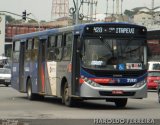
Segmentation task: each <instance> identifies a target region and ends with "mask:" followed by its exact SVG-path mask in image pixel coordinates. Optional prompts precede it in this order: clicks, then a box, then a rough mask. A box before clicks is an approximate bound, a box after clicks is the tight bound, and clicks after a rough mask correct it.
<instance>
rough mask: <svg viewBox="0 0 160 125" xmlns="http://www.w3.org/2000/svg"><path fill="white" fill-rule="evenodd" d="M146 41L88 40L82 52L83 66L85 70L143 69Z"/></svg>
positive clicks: (85, 41)
mask: <svg viewBox="0 0 160 125" xmlns="http://www.w3.org/2000/svg"><path fill="white" fill-rule="evenodd" d="M144 43H145V42H144V40H138V39H137V40H136V39H135V40H134V39H109V38H86V39H84V45H83V51H82V64H83V66H84V67H85V68H92V69H95V68H96V69H99V70H101V69H102V70H118V68H117V67H118V65H122V66H123V67H124V68H123V70H136V69H138V70H139V69H143V64H144V53H145V49H144V47H145V44H144Z"/></svg>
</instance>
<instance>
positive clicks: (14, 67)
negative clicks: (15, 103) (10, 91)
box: [11, 62, 19, 91]
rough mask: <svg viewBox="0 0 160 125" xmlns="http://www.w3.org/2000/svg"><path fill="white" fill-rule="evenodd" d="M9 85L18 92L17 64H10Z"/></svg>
mask: <svg viewBox="0 0 160 125" xmlns="http://www.w3.org/2000/svg"><path fill="white" fill-rule="evenodd" d="M11 85H12V87H13V88H14V89H16V90H18V91H19V63H17V62H12V77H11Z"/></svg>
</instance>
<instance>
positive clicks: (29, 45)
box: [25, 39, 33, 61]
mask: <svg viewBox="0 0 160 125" xmlns="http://www.w3.org/2000/svg"><path fill="white" fill-rule="evenodd" d="M32 49H33V39H28V40H27V44H26V54H25V60H26V61H30V60H31V53H32V52H31V51H32Z"/></svg>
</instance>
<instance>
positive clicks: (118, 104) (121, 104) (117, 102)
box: [115, 98, 128, 108]
mask: <svg viewBox="0 0 160 125" xmlns="http://www.w3.org/2000/svg"><path fill="white" fill-rule="evenodd" d="M127 100H128V99H127V98H122V99H121V98H120V99H116V100H115V105H116V107H117V108H124V107H125V106H126V105H127Z"/></svg>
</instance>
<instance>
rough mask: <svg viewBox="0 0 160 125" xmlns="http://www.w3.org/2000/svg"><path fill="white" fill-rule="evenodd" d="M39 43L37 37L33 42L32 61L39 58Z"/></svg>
mask: <svg viewBox="0 0 160 125" xmlns="http://www.w3.org/2000/svg"><path fill="white" fill-rule="evenodd" d="M38 42H39V39H38V37H35V38H34V40H33V50H32V53H31V57H32V60H35V61H36V60H37V58H38Z"/></svg>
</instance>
